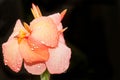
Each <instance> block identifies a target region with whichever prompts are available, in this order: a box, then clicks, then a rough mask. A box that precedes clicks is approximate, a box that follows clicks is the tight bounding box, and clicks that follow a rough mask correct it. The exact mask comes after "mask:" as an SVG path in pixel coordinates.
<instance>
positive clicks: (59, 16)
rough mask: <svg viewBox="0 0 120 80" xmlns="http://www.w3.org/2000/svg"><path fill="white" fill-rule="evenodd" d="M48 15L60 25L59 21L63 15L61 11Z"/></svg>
mask: <svg viewBox="0 0 120 80" xmlns="http://www.w3.org/2000/svg"><path fill="white" fill-rule="evenodd" d="M48 17H50V18H51V19H52V20H53V21H54V23H56V25H59V23H60V22H61V15H60V14H59V13H55V14H52V15H49V16H48Z"/></svg>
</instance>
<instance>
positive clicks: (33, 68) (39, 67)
mask: <svg viewBox="0 0 120 80" xmlns="http://www.w3.org/2000/svg"><path fill="white" fill-rule="evenodd" d="M24 67H25V69H26V70H27V71H28V72H29V73H31V74H35V75H40V74H42V73H43V72H44V71H45V70H46V66H45V64H44V63H38V64H33V65H29V64H26V63H24Z"/></svg>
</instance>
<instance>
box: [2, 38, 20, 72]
mask: <svg viewBox="0 0 120 80" xmlns="http://www.w3.org/2000/svg"><path fill="white" fill-rule="evenodd" d="M18 48H19V45H18V42H17V39H11V40H9V41H8V42H6V43H4V44H3V45H2V49H3V50H2V51H3V56H4V63H5V65H8V66H9V67H10V68H11V69H12V70H13V71H15V72H18V71H20V69H21V66H22V57H21V54H20V52H19V49H18Z"/></svg>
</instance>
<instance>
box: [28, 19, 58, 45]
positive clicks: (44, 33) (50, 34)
mask: <svg viewBox="0 0 120 80" xmlns="http://www.w3.org/2000/svg"><path fill="white" fill-rule="evenodd" d="M30 27H31V29H32V34H31V37H32V38H33V39H35V40H37V41H39V42H41V43H43V44H45V45H47V46H50V47H56V46H57V44H58V38H59V35H58V29H57V26H56V24H54V22H53V21H52V19H51V18H48V17H40V18H37V19H35V20H33V21H32V22H31V24H30Z"/></svg>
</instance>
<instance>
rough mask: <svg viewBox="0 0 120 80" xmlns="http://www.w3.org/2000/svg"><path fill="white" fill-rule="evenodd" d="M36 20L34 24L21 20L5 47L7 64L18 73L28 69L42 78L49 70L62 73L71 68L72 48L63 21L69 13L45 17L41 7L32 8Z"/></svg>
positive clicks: (33, 6) (3, 46) (4, 52)
mask: <svg viewBox="0 0 120 80" xmlns="http://www.w3.org/2000/svg"><path fill="white" fill-rule="evenodd" d="M31 11H32V13H33V16H34V18H35V19H33V20H32V21H31V22H30V25H28V24H27V23H24V25H23V24H22V23H21V21H20V20H19V19H18V20H17V22H16V24H15V27H14V30H13V33H12V34H11V36H10V37H9V39H8V41H7V42H5V43H3V44H2V49H3V50H2V51H3V56H4V63H5V65H8V66H9V67H10V69H12V70H13V71H15V72H19V71H20V70H21V66H22V63H23V62H24V67H25V69H26V70H27V71H28V72H29V73H31V74H36V75H40V74H42V73H43V72H44V71H45V70H46V69H47V70H48V71H49V72H50V73H51V74H59V73H63V72H64V71H66V70H67V69H68V67H69V61H70V57H71V49H70V48H69V47H67V45H66V43H65V40H64V37H63V32H64V30H65V29H63V26H62V23H61V20H62V18H63V17H64V15H65V12H66V10H64V11H63V12H62V13H55V14H52V15H49V16H42V14H41V12H40V10H39V8H38V6H35V5H34V4H33V5H32V9H31Z"/></svg>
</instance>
